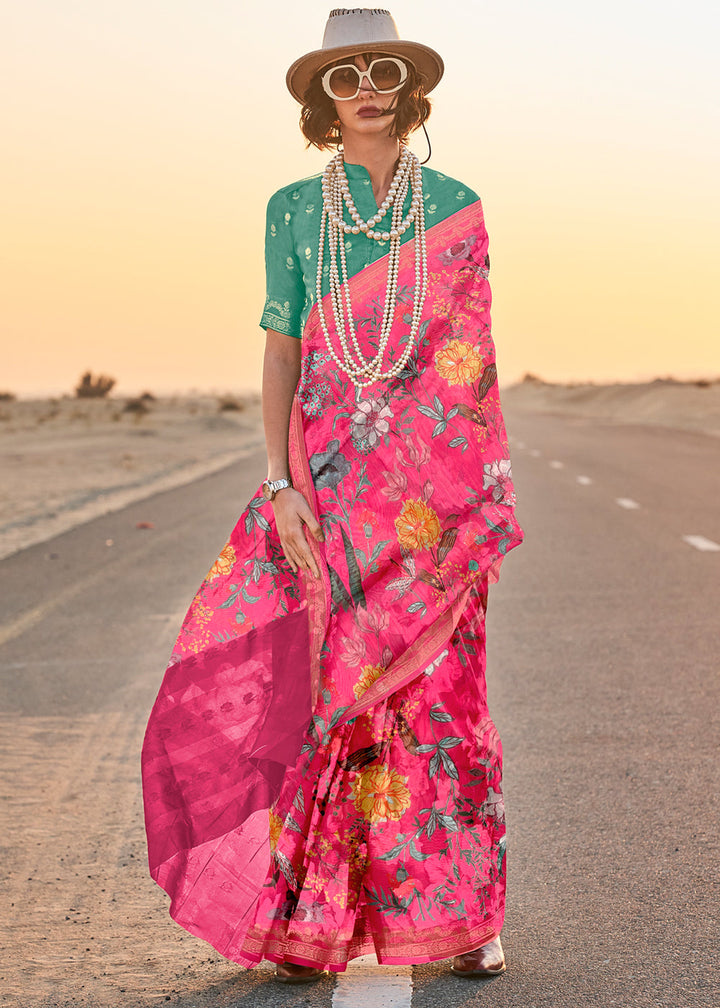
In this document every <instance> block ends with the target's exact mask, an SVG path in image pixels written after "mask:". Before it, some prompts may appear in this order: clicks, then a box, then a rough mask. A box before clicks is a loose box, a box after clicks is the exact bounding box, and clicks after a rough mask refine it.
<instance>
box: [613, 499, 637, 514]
mask: <svg viewBox="0 0 720 1008" xmlns="http://www.w3.org/2000/svg"><path fill="white" fill-rule="evenodd" d="M615 503H616V504H619V505H620V507H621V508H625V509H626V510H627V511H635V510H636V509H637V508H639V507H640V505H639V504H638V502H637V501H634V500H632V498H631V497H616V498H615Z"/></svg>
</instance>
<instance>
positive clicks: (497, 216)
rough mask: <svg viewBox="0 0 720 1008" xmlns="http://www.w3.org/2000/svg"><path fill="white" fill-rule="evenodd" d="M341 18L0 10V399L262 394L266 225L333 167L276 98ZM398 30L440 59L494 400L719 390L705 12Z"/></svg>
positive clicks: (441, 128)
mask: <svg viewBox="0 0 720 1008" xmlns="http://www.w3.org/2000/svg"><path fill="white" fill-rule="evenodd" d="M329 10H330V5H329V4H326V3H318V2H316V0H305V2H303V3H297V0H295V2H293V3H290V2H288V0H276V2H266V3H253V4H248V3H246V2H242V0H233V2H230V0H173V2H172V3H170V2H167V0H122V2H120V0H62V2H60V0H55V2H51V0H23V2H22V3H15V4H12V5H8V7H6V9H5V12H4V17H3V20H4V23H5V24H4V28H3V33H2V35H3V37H2V40H1V41H0V49H1V50H2V51H0V66H1V67H2V70H1V71H0V73H1V74H2V78H3V94H4V101H3V103H2V108H0V129H2V136H3V148H4V153H3V158H2V159H0V194H1V195H0V200H1V201H2V206H3V209H2V223H1V225H0V259H1V266H2V279H1V280H0V283H1V284H2V288H3V290H2V296H1V297H0V326H1V330H0V331H1V332H2V342H3V354H2V368H1V370H0V391H5V390H8V391H12V392H15V393H17V394H20V395H25V396H27V395H32V394H46V393H54V394H55V393H63V392H68V393H69V392H71V391H72V389H73V387H74V385H75V384H76V382H77V379H78V377H79V375H80V373H81V372H82V371H84V370H86V369H88V368H89V369H91V370H93V371H95V372H102V373H106V374H110V375H112V376H114V377H115V378H116V379H117V381H118V386H117V390H118V392H119V393H126V394H130V393H135V392H139V391H143V390H149V391H152V392H155V393H166V392H171V391H172V392H174V391H187V390H191V389H196V390H202V391H205V390H217V391H241V390H247V389H255V388H258V387H259V384H260V372H261V361H262V349H263V339H264V335H263V332H262V330H261V329H260V328H259V326H258V319H259V317H260V313H261V310H262V305H263V302H264V261H263V242H264V218H265V205H266V203H267V200H268V199H269V197H270V196H271V195H272V193H273V192H274V191H275V190H276V189H278V188H280V187H281V186H283V185H287V184H288V183H290V182H292V181H294V180H295V179H299V178H303V177H305V176H307V175H311V174H313V173H315V172H317V171H320V170H322V168H323V167H324V165H325V164H326V162H327V160H328V159H329V155H328V154H327V153H322V152H317V151H312V150H311V151H307V150H305V148H304V141H303V138H302V136H301V134H300V131H299V129H298V126H297V119H298V112H299V106H298V105H297V104H296V103H295V101H294V100H293V99H292V98H291V97H290V95H289V93H288V92H287V90H286V88H285V84H284V79H285V72H286V70H287V67H288V66H289V65H290V63H292V62H293V61H294V60H295V59H296V58H297V57H298V56H300V55H302V54H303V53H305V52H309V51H311V50H313V49H317V48H319V47H320V43H321V40H322V34H323V30H324V26H325V21H326V18H327V15H328V13H329ZM390 10H391V12H392V14H393V16H394V17H395V20H396V22H397V24H398V29H399V31H400V35H401V37H402V38H407V39H411V40H414V41H419V42H424V43H426V44H428V45H430V46H432V47H433V48H435V49H437V50H438V51H439V52H440V53H441V55H442V56H443V58H444V60H445V65H446V74H445V77H444V79H443V81H442V82H441V83H440V85H439V86H438V88H437V89H436V91H435V92H433V113H432V116H431V118H430V121H429V123H428V129H429V132H430V137H431V140H432V147H433V155H432V160H431V161H430V165H431V166H432V167H434V168H436V169H438V170H440V171H443V172H445V173H447V174H449V175H452V176H454V177H456V178H459V179H461V180H462V181H463V182H464V183H465V184H466V185H468V186H469V187H470V188H472V189H475V190H476V191H477V192H479V193H480V195H481V198H482V200H483V205H484V209H485V216H486V221H487V225H488V231H489V234H490V243H491V244H490V248H491V259H492V272H491V282H492V284H493V293H494V307H493V332H494V336H495V341H496V345H497V350H498V363H499V370H500V378H501V383H504V384H509V383H510V382H512V381H515V380H518V379H519V378H520V377H521V376H522V375H523V374H525V373H526V372H531V373H534V374H536V375H539V376H541V377H542V378H545V379H546V380H551V381H586V380H592V381H598V382H603V381H618V380H619V381H634V380H646V379H648V378H653V377H656V376H665V375H673V376H675V377H679V378H695V377H700V376H709V377H714V376H718V375H720V339H719V338H718V337H719V332H718V329H719V327H718V318H719V317H720V304H719V303H718V302H719V300H720V295H719V293H718V291H719V290H720V283H719V282H718V281H719V280H720V269H719V267H720V238H719V235H720V195H719V192H718V179H720V118H719V115H718V109H719V108H720V87H719V78H720V71H719V70H718V60H717V39H718V37H720V5H717V4H716V3H710V2H706V3H698V2H694V0H687V2H685V3H675V2H663V0H656V2H655V3H654V4H648V3H647V2H644V3H641V2H638V0H624V2H618V0H605V2H604V3H603V4H601V5H600V4H592V5H591V4H581V3H578V2H577V0H575V2H573V3H570V2H559V0H545V2H543V3H537V2H536V3H529V2H526V0H516V2H515V3H513V4H509V3H504V4H498V3H488V2H484V0H456V2H454V3H447V2H442V3H431V2H430V0H393V3H392V4H391V7H390ZM411 146H412V147H413V149H415V150H416V152H417V153H418V154H419V156H420V157H421V159H422V158H423V157H424V156H425V153H426V148H425V141H424V138H423V137H422V134H419V135H418V136H417V137H416V138H414V139H413V141H412V143H411Z"/></svg>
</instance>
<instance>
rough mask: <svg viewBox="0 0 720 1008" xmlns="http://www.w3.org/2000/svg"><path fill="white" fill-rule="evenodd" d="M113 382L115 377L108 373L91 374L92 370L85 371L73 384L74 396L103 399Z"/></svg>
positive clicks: (113, 384)
mask: <svg viewBox="0 0 720 1008" xmlns="http://www.w3.org/2000/svg"><path fill="white" fill-rule="evenodd" d="M115 384H116V382H115V379H114V378H110V377H109V376H108V375H93V373H92V371H86V372H85V374H84V375H83V376H82V378H81V379H80V381H79V382H78V384H77V385H76V386H75V396H76V397H77V398H78V399H104V398H105V397H106V396H107V395H109V393H110V390H111V389H112V388H113V387H114V386H115Z"/></svg>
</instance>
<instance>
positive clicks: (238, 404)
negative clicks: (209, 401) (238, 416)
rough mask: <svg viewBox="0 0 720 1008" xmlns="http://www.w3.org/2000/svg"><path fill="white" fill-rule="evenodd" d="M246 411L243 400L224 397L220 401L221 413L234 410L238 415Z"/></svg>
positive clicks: (219, 408)
mask: <svg viewBox="0 0 720 1008" xmlns="http://www.w3.org/2000/svg"><path fill="white" fill-rule="evenodd" d="M244 409H245V403H244V402H243V401H242V399H236V398H235V396H222V397H221V398H220V399H218V410H219V411H220V412H221V413H225V412H228V411H232V410H234V411H235V412H237V413H241V412H242V411H243V410H244Z"/></svg>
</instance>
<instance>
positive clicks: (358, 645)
mask: <svg viewBox="0 0 720 1008" xmlns="http://www.w3.org/2000/svg"><path fill="white" fill-rule="evenodd" d="M340 647H341V648H342V650H341V652H340V661H343V662H345V664H346V665H349V666H350V667H351V668H354V667H355V666H356V665H361V664H362V663H363V662H364V660H365V655H366V653H367V647H366V644H365V641H364V640H363V638H362V637H361V636H360V635H359V634H358V636H357V637H343V638H342V639H341V641H340Z"/></svg>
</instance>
